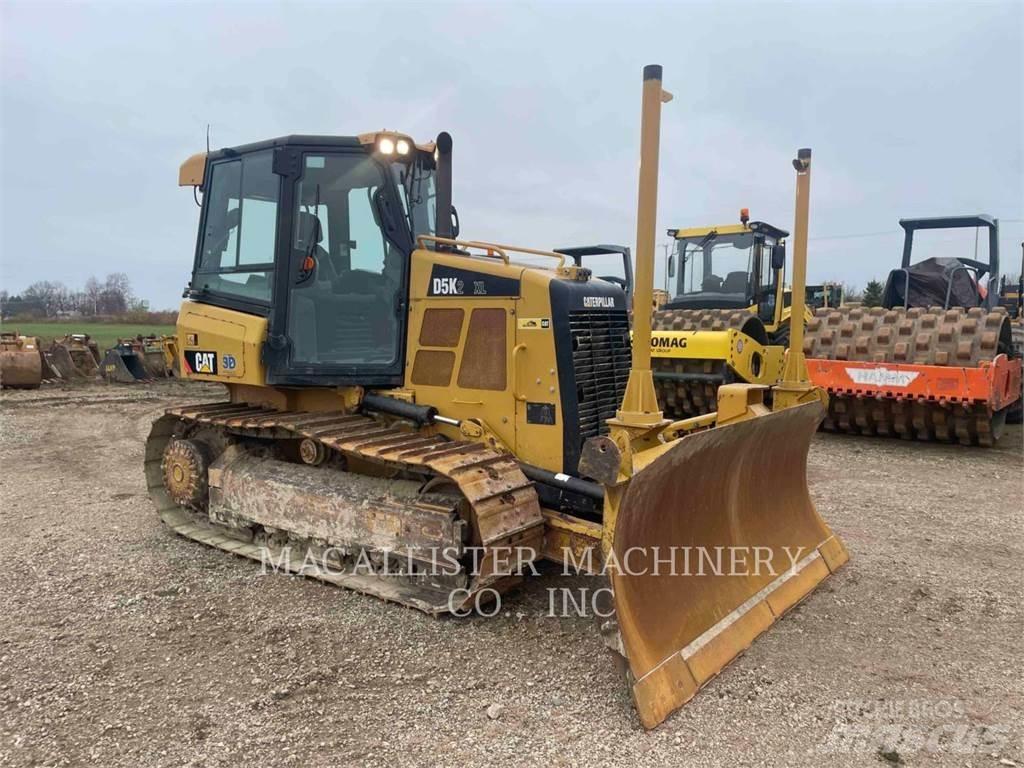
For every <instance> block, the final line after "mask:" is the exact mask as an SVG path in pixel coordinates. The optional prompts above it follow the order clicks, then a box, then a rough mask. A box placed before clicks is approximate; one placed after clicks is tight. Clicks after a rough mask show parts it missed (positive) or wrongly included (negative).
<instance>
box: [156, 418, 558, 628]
mask: <svg viewBox="0 0 1024 768" xmlns="http://www.w3.org/2000/svg"><path fill="white" fill-rule="evenodd" d="M181 424H185V425H191V426H192V427H194V428H206V427H209V428H215V429H220V430H223V431H225V432H227V433H230V434H231V435H235V436H241V437H246V436H248V437H258V438H264V439H270V440H294V439H307V440H312V441H315V442H317V443H319V444H322V445H323V446H324V447H325V448H326V449H328V450H329V451H333V452H336V453H337V454H340V455H341V456H343V457H344V458H345V459H346V460H348V461H349V462H350V463H352V464H354V463H357V462H368V463H369V464H371V465H374V466H376V467H377V468H379V469H381V470H383V471H388V470H390V471H392V472H402V471H407V472H413V473H416V474H417V475H418V476H421V477H433V478H435V481H437V482H440V483H442V484H447V486H449V490H450V491H451V492H452V493H454V494H455V495H456V497H457V498H458V499H459V504H465V505H466V507H467V512H466V514H465V517H466V518H467V520H468V522H469V527H470V537H469V538H470V540H469V541H468V542H467V543H468V544H471V545H474V546H480V547H482V548H483V550H482V554H480V555H479V561H478V562H477V563H475V564H474V565H475V571H476V578H475V580H474V581H473V582H472V583H470V584H469V588H470V591H471V594H475V593H476V592H478V591H479V590H482V589H484V588H493V589H496V590H499V591H500V590H502V589H507V588H510V587H511V586H513V585H514V584H515V583H517V582H518V581H519V577H517V576H513V577H509V576H507V570H508V566H507V561H508V558H509V553H510V552H514V551H516V548H519V551H522V552H527V551H529V552H532V553H533V555H532V556H539V554H540V551H541V548H542V543H543V532H544V520H543V517H542V516H541V511H540V504H539V501H538V499H537V494H536V491H535V490H534V488H533V486H532V484H531V482H530V481H529V480H527V478H526V477H525V475H523V473H522V471H521V470H520V469H519V466H518V464H517V462H516V461H515V459H514V458H513V457H511V456H508V455H506V454H501V453H498V452H496V451H494V450H492V449H490V448H487V447H486V446H484V445H482V444H479V443H474V442H463V441H449V440H446V439H445V438H444V437H442V436H440V435H435V434H421V433H417V432H411V431H409V430H407V429H403V428H401V427H398V426H393V425H386V424H383V423H382V422H379V421H376V420H375V419H372V418H369V417H367V416H363V415H359V414H345V413H342V412H334V413H331V412H282V411H276V410H274V409H270V408H261V407H258V406H251V405H246V404H238V403H215V404H209V405H196V406H184V407H180V408H173V409H170V410H168V411H167V415H166V416H165V417H164V418H163V419H160V420H158V421H157V422H156V423H155V424H154V427H153V431H152V432H151V434H150V440H149V441H148V443H147V453H146V475H147V483H148V486H149V491H150V495H151V496H152V497H153V498H154V500H155V501H156V503H157V507H158V511H159V512H160V514H161V516H162V517H163V518H164V520H165V522H167V523H168V524H169V525H171V527H172V528H174V529H175V530H177V531H178V532H179V533H182V532H183V535H190V536H191V534H190V533H188V531H192V532H193V533H195V530H194V526H199V528H198V529H197V530H200V531H203V532H205V531H207V530H208V529H209V528H210V525H209V522H208V521H204V520H202V519H197V517H202V516H197V515H194V514H193V515H191V516H189V515H186V516H185V517H183V516H182V513H183V512H184V510H182V509H181V508H180V507H178V506H177V505H175V504H174V503H173V502H172V501H170V499H169V498H168V497H167V495H166V492H165V490H164V487H163V481H162V478H161V474H160V463H161V460H162V456H163V450H164V447H165V446H166V445H167V443H168V441H170V440H171V439H172V438H173V435H174V431H175V429H176V428H178V427H179V426H180V425H181ZM297 468H299V469H308V471H310V472H337V470H334V469H330V468H326V469H323V470H318V469H311V468H305V467H301V465H297ZM291 469H295V468H290V470H291ZM353 474H354V473H353ZM211 475H212V473H211ZM251 476H255V473H253V474H252V475H251ZM222 477H223V476H222ZM211 482H212V481H211ZM415 503H422V502H415ZM324 509H325V508H323V509H321V511H324ZM406 509H408V508H406ZM402 511H403V510H402V509H401V508H393V509H390V510H389V512H390V513H393V514H388V515H386V516H385V517H387V519H388V520H389V521H390V522H389V523H388V524H389V525H394V521H395V520H397V519H399V518H400V516H401V514H402ZM264 513H267V514H269V512H268V511H267V510H263V511H262V512H261V513H260V514H264ZM427 514H428V513H427V511H426V507H421V508H419V509H417V510H416V511H415V513H414V514H412V515H410V516H409V517H408V520H407V521H408V522H414V521H416V520H421V521H422V520H423V519H426V518H425V516H426V515H427ZM431 514H434V513H433V512H432V513H431ZM321 517H322V516H321ZM277 520H278V522H279V523H280V524H281V526H282V527H283V526H285V523H286V521H285V520H283V519H277ZM268 525H269V518H268ZM296 526H297V527H300V528H301V527H302V524H300V523H296V524H295V525H293V526H292V527H293V528H294V527H296ZM271 527H276V526H271ZM214 529H217V526H214ZM438 530H440V529H438ZM454 531H455V528H454V527H453V528H452V529H451V530H449V531H448V534H447V535H448V536H449V538H450V536H454V535H455V533H454ZM216 533H217V535H220V536H227V537H228V539H229V540H230V541H231V542H233V543H232V544H231V546H230V547H226V546H225V547H222V548H226V549H230V551H236V552H238V553H239V554H244V555H247V556H250V557H257V559H258V556H257V555H256V554H254V553H255V552H257V551H258V548H256V547H254V546H250V547H249V549H251V550H252V552H250V551H249V549H245V548H242V549H239V545H238V542H237V535H235V536H232V535H229V534H227V533H225V531H222V530H217V531H216ZM310 534H313V531H312V530H311V529H307V530H305V531H304V535H310ZM438 535H439V536H441V537H442V538H443V537H444V533H443V531H441V533H439V534H438ZM459 535H460V537H461V533H460V534H459ZM204 536H206V534H205V533H204ZM211 536H213V534H210V535H209V536H207V538H210V537H211ZM192 538H197V537H196V536H192ZM313 538H318V539H322V538H323V537H322V536H320V535H314V536H313ZM216 541H217V542H221V539H217V540H216ZM207 543H210V542H207ZM221 543H223V542H221ZM378 543H379V542H378ZM214 545H215V546H220V544H218V543H215V544H214ZM243 549H244V551H243ZM531 559H532V558H531ZM310 575H313V576H316V577H317V578H320V577H321V576H320V575H319V574H310ZM366 578H367V577H365V576H361V577H360V578H359V579H356V580H351V579H350V580H348V581H346V583H345V586H350V587H352V588H356V589H360V590H361V591H367V592H370V593H372V594H377V595H378V596H381V597H385V598H386V599H389V600H395V601H397V602H402V603H404V604H406V605H411V606H412V607H416V608H419V609H421V610H428V611H429V612H431V613H439V612H444V611H446V610H450V606H448V605H447V604H446V603H445V602H444V600H441V598H440V596H439V595H438V594H436V593H433V592H431V591H430V590H426V591H424V590H423V589H415V588H409V589H407V588H406V587H404V586H402V585H396V584H394V583H389V584H387V585H386V586H385V585H376V586H373V587H372V588H367V582H366ZM323 580H325V581H332V579H327V578H325V579H323ZM332 583H338V582H337V580H336V579H335V580H333V581H332ZM403 595H404V596H405V597H403ZM406 598H407V599H406ZM467 599H468V598H467ZM439 600H440V602H439Z"/></svg>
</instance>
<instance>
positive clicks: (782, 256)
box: [772, 243, 786, 270]
mask: <svg viewBox="0 0 1024 768" xmlns="http://www.w3.org/2000/svg"><path fill="white" fill-rule="evenodd" d="M785 266H786V244H785V243H779V244H778V245H773V246H772V269H773V270H779V269H782V268H784V267H785Z"/></svg>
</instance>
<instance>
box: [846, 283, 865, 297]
mask: <svg viewBox="0 0 1024 768" xmlns="http://www.w3.org/2000/svg"><path fill="white" fill-rule="evenodd" d="M862 296H863V293H862V292H861V290H860V286H859V285H857V284H856V283H843V301H860V300H861V298H862Z"/></svg>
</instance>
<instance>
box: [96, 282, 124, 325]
mask: <svg viewBox="0 0 1024 768" xmlns="http://www.w3.org/2000/svg"><path fill="white" fill-rule="evenodd" d="M131 301H132V287H131V282H130V281H129V280H128V275H126V274H125V273H124V272H113V273H111V274H109V275H107V278H106V280H104V281H103V286H102V287H101V288H100V291H99V296H98V297H97V301H96V305H97V314H101V315H123V314H124V313H125V312H127V311H128V307H129V305H130V304H131Z"/></svg>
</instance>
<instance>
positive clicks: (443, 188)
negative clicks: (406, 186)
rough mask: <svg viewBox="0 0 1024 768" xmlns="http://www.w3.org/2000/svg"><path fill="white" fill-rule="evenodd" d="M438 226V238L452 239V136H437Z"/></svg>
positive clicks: (446, 133)
mask: <svg viewBox="0 0 1024 768" xmlns="http://www.w3.org/2000/svg"><path fill="white" fill-rule="evenodd" d="M435 146H436V147H437V224H436V226H435V229H436V233H437V236H438V237H447V238H451V237H453V236H454V232H452V136H451V134H450V133H448V132H447V131H441V133H439V134H437V142H436V145H435Z"/></svg>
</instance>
